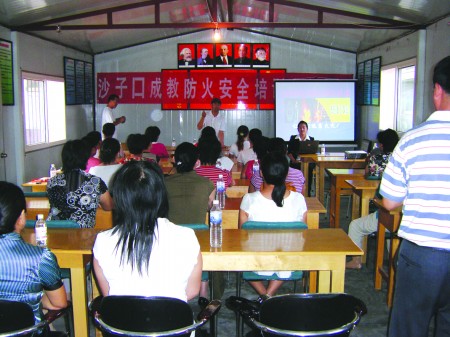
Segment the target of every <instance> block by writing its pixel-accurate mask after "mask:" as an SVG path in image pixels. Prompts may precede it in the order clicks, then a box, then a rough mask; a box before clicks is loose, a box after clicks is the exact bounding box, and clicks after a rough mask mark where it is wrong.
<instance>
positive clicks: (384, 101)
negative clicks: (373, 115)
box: [380, 68, 396, 130]
mask: <svg viewBox="0 0 450 337" xmlns="http://www.w3.org/2000/svg"><path fill="white" fill-rule="evenodd" d="M395 75H396V69H395V68H391V69H386V70H382V71H381V85H380V95H381V96H380V130H386V129H395V126H394V116H395V91H396V90H395Z"/></svg>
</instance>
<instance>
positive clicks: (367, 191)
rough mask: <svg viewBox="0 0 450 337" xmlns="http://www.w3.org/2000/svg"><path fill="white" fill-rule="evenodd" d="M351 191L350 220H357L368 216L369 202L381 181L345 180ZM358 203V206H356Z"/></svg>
mask: <svg viewBox="0 0 450 337" xmlns="http://www.w3.org/2000/svg"><path fill="white" fill-rule="evenodd" d="M346 182H347V183H348V184H349V185H350V187H351V188H352V191H353V208H352V210H353V211H352V219H357V218H360V217H363V216H366V215H368V214H369V202H370V200H371V199H373V197H374V196H375V192H376V190H377V189H378V186H380V182H381V180H368V179H357V180H353V179H350V180H346ZM358 202H359V204H358Z"/></svg>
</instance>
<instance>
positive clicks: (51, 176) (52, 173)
mask: <svg viewBox="0 0 450 337" xmlns="http://www.w3.org/2000/svg"><path fill="white" fill-rule="evenodd" d="M54 176H56V166H55V164H51V165H50V178H53V177H54Z"/></svg>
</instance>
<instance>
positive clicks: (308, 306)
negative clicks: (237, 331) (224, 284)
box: [259, 294, 367, 337]
mask: <svg viewBox="0 0 450 337" xmlns="http://www.w3.org/2000/svg"><path fill="white" fill-rule="evenodd" d="M366 312H367V309H366V306H365V305H364V303H363V302H362V301H361V300H359V299H357V298H356V297H353V296H351V295H348V294H290V295H281V296H275V297H272V298H269V299H268V300H266V301H264V302H263V303H262V305H261V308H260V312H259V322H261V323H262V324H263V325H264V326H269V327H272V328H274V329H275V330H273V331H274V332H275V331H276V330H277V329H281V330H288V331H292V332H296V333H298V332H299V331H301V332H305V334H304V336H308V334H307V333H308V332H309V333H311V335H312V333H314V336H318V335H320V336H331V335H332V336H348V335H349V334H350V332H351V331H352V329H353V328H354V326H355V325H356V324H358V323H359V321H360V318H361V316H362V315H364V314H365V313H366ZM269 331H270V330H269ZM263 335H264V336H267V337H269V336H270V337H272V336H276V335H278V334H274V333H263ZM289 335H290V334H288V333H286V334H285V336H289ZM291 335H292V334H291ZM302 336H303V335H302Z"/></svg>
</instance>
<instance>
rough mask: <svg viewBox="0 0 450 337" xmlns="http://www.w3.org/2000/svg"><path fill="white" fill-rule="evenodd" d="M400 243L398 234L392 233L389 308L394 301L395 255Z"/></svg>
mask: <svg viewBox="0 0 450 337" xmlns="http://www.w3.org/2000/svg"><path fill="white" fill-rule="evenodd" d="M399 245H400V240H399V238H398V237H397V235H396V234H394V233H391V251H390V252H389V280H388V293H387V305H388V307H389V308H391V307H392V302H393V300H394V285H395V270H394V263H395V260H394V259H395V255H396V254H397V250H398V247H399Z"/></svg>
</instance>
